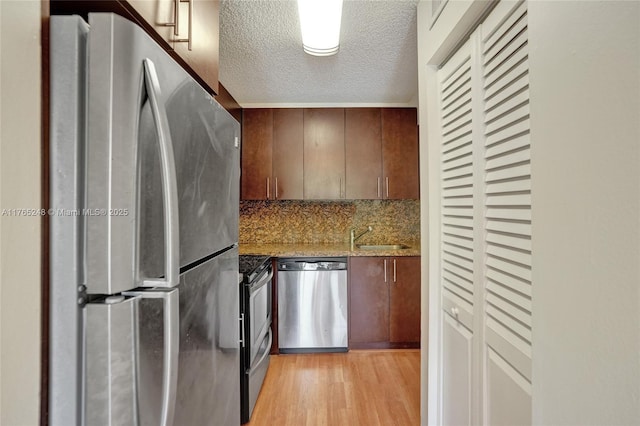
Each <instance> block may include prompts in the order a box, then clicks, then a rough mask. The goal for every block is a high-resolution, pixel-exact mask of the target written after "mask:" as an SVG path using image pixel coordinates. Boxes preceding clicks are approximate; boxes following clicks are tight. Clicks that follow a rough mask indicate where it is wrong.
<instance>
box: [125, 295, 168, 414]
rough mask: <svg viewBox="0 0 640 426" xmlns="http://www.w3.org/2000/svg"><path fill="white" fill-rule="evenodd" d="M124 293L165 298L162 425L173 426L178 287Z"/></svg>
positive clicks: (142, 296)
mask: <svg viewBox="0 0 640 426" xmlns="http://www.w3.org/2000/svg"><path fill="white" fill-rule="evenodd" d="M122 294H123V295H124V296H133V297H139V298H141V299H163V300H162V305H163V308H164V309H163V312H164V314H163V326H164V342H163V350H164V357H163V365H162V414H161V422H160V426H171V425H173V415H174V411H175V405H176V393H177V392H176V389H177V385H178V354H179V346H180V339H179V337H180V336H179V334H180V312H179V306H180V305H179V298H178V289H177V288H174V289H171V290H164V289H158V290H155V291H152V290H143V291H126V292H123V293H122ZM137 353H138V348H137V347H136V354H137ZM136 356H137V355H136Z"/></svg>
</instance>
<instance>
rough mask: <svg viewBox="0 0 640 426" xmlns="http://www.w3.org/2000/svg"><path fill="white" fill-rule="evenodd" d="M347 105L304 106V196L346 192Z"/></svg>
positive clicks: (341, 195) (329, 197)
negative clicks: (345, 129) (345, 119)
mask: <svg viewBox="0 0 640 426" xmlns="http://www.w3.org/2000/svg"><path fill="white" fill-rule="evenodd" d="M344 185H345V176H344V109H342V108H305V109H304V198H305V199H311V200H339V199H342V198H345V196H344Z"/></svg>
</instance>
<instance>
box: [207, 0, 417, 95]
mask: <svg viewBox="0 0 640 426" xmlns="http://www.w3.org/2000/svg"><path fill="white" fill-rule="evenodd" d="M417 4H418V0H344V5H343V10H342V26H341V31H340V50H339V51H338V53H337V54H336V55H334V56H329V57H315V56H311V55H308V54H306V53H304V52H303V50H302V36H301V35H300V24H299V18H298V6H297V3H296V2H295V1H293V0H268V1H259V0H223V1H222V3H221V8H220V77H219V79H220V82H221V83H222V84H223V85H224V86H225V87H226V88H227V90H228V91H229V92H230V93H231V94H232V95H233V97H234V98H235V99H236V100H237V101H238V103H239V104H240V105H241V106H242V107H249V108H250V107H266V106H275V107H277V106H312V105H317V106H333V105H336V106H349V105H352V106H365V105H369V106H415V105H416V102H417V93H418V68H417V40H416V7H417Z"/></svg>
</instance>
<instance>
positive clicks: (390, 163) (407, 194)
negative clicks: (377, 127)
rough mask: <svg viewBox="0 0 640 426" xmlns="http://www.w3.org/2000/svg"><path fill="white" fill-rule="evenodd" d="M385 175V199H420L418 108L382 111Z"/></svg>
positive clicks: (385, 109) (383, 167)
mask: <svg viewBox="0 0 640 426" xmlns="http://www.w3.org/2000/svg"><path fill="white" fill-rule="evenodd" d="M381 114H382V120H381V121H382V173H383V175H384V184H383V185H384V191H383V192H384V196H383V198H385V199H390V200H401V199H418V198H420V185H419V182H420V176H419V171H418V170H419V162H420V160H419V153H418V126H417V122H418V121H417V120H418V118H417V112H416V109H415V108H383V109H382V112H381Z"/></svg>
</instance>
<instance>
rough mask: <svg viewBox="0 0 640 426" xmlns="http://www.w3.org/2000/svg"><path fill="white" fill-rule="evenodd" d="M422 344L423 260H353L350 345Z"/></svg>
mask: <svg viewBox="0 0 640 426" xmlns="http://www.w3.org/2000/svg"><path fill="white" fill-rule="evenodd" d="M419 345H420V257H414V256H410V257H351V258H349V346H350V347H351V348H375V347H379V348H389V347H391V348H393V347H418V346H419Z"/></svg>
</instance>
